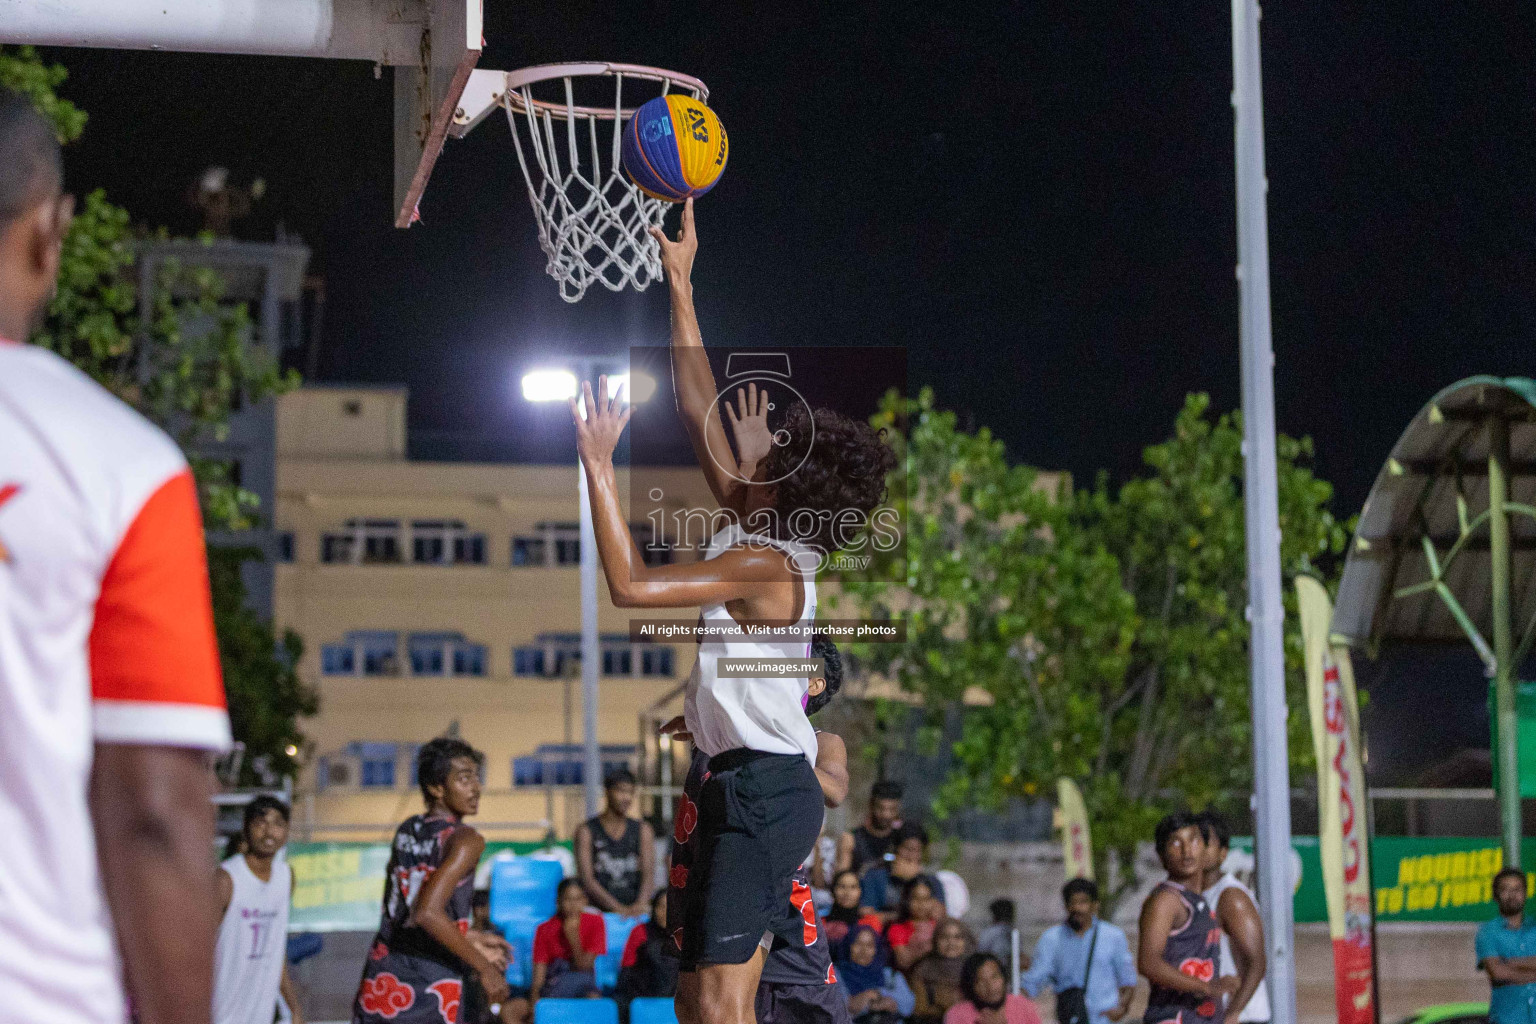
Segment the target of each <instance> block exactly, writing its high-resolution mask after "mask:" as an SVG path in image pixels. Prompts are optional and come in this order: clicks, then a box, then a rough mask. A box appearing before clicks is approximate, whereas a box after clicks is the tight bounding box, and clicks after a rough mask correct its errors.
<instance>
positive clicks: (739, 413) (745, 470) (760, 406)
mask: <svg viewBox="0 0 1536 1024" xmlns="http://www.w3.org/2000/svg"><path fill="white" fill-rule="evenodd" d="M720 405H721V406H722V407H723V408H724V409H725V415H726V418H727V419H728V420H730V421H731V433H732V434H734V435H735V436H736V453H737V455H738V456H739V457H740V459H741V469H742V475H744V476H749V475H750V474H751V472H752V471H753V470H755V469H756V468H757V465H758V463H760V462H762V461H763V460H764V459H766V458H767V457H768V453H769V452H771V451H773V431H771V430H769V429H768V389H767V388H763V389H762V390H759V389H758V387H757V385H756V384H751V383H749V384H748V385H747V386H746V387H744V388H737V389H736V405H735V408H732V406H731V402H730V399H726V400H725V401H724V402H721V403H720Z"/></svg>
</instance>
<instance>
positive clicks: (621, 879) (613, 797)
mask: <svg viewBox="0 0 1536 1024" xmlns="http://www.w3.org/2000/svg"><path fill="white" fill-rule="evenodd" d="M603 792H604V795H605V796H606V798H607V802H606V803H605V804H604V806H603V811H602V813H601V814H599V815H597V816H596V817H594V818H591V819H589V820H587V821H584V822H582V823H581V825H579V826H578V827H577V829H576V873H577V876H578V877H579V878H580V879H581V885H582V888H583V889H585V890H586V893H587V899H588V900H590V901H591V903H592V905H593V906H594V907H597V908H598V909H599V910H606V911H610V912H612V913H616V914H623V915H624V916H625V917H643V916H645V913H646V909H647V906H648V904H649V902H650V897H651V891H652V887H653V886H652V875H653V874H654V871H655V863H654V862H655V859H656V857H655V849H656V835H655V833H654V832H653V831H652V829H651V826H650V823H649V822H644V821H637V820H635V819H634V818H631V817H630V816H629V811H630V808H632V807H633V806H634V803H635V777H634V775H633V774H632V773H631V772H630V770H629V769H628V768H619V769H617V770H615V771H613V772H611V773H610V774H609V775H608V777H607V778H606V779H604V780H603Z"/></svg>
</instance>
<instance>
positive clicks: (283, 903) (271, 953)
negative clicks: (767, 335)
mask: <svg viewBox="0 0 1536 1024" xmlns="http://www.w3.org/2000/svg"><path fill="white" fill-rule="evenodd" d="M223 868H224V870H225V871H227V872H229V877H230V878H231V879H232V880H233V881H234V883H235V885H234V892H233V893H232V894H231V896H230V898H229V909H228V910H226V911H225V912H224V920H223V922H222V923H220V925H219V941H218V943H217V945H215V946H214V953H213V1024H272V1018H273V1016H274V1015H275V1014H276V1013H277V996H278V986H279V985H280V984H281V983H282V980H283V958H284V957H285V956H287V954H288V898H289V895H290V893H291V892H292V885H293V883H292V878H293V875H292V873H291V871H290V870H289V867H288V862H287V861H286V860H283V859H281V858H276V857H274V858H273V860H272V877H271V879H270V880H268V881H265V882H263V881H262V880H261V879H259V878H257V877H256V876H255V875H254V874H252V873H251V869H250V867H248V866H247V865H246V863H245V855H244V854H236V855H235V856H233V857H231V858H229V859H228V860H226V861H225V862H224V864H223Z"/></svg>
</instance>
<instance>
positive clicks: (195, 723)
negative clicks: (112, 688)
mask: <svg viewBox="0 0 1536 1024" xmlns="http://www.w3.org/2000/svg"><path fill="white" fill-rule="evenodd" d="M91 724H92V731H93V732H94V734H95V737H96V739H97V740H98V741H99V742H101V743H143V744H149V745H152V746H157V747H194V748H197V749H199V750H214V751H220V752H222V751H225V750H228V749H229V743H230V735H229V716H228V715H226V714H225V713H224V710H223V709H222V708H211V707H206V706H198V705H196V704H159V703H154V702H152V701H139V700H97V701H95V702H93V703H92V705H91Z"/></svg>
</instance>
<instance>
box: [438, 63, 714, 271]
mask: <svg viewBox="0 0 1536 1024" xmlns="http://www.w3.org/2000/svg"><path fill="white" fill-rule="evenodd" d="M604 79H607V80H608V82H607V83H602V80H604ZM588 80H594V81H588ZM557 82H558V83H561V84H562V85H563V90H562V89H561V88H560V86H557V85H556V84H555V83H557ZM578 82H582V83H583V88H584V89H592V88H593V85H594V84H596V83H602V84H601V87H602V88H603V91H604V93H605V94H606V95H611V96H612V103H611V104H609V103H606V102H604V101H603V100H601V99H598V98H597V97H596V96H592V97H587V96H584V97H583V99H584V100H586V101H587V102H588V103H592V102H594V101H596V102H599V103H602V105H583V104H580V103H578V102H577V83H578ZM546 83H547V84H546ZM635 83H643V84H641V85H640V87H639V88H635ZM626 84H629V85H630V91H631V93H636V92H643V93H646V94H647V95H643V96H640V97H638V98H637V99H632V100H631V105H629V106H626V105H625V99H626V97H625V86H626ZM657 84H659V85H660V94H663V95H664V94H666V93H668V92H672V91H682V92H686V93H688V94H690V95H692V96H693V97H695V98H696V99H698V100H700V101H701V102H702V101H704V100H707V99H708V98H709V88H708V87H707V86H706V85H705V84H704V83H703V82H701V81H699V80H698V79H697V78H694V77H692V76H690V75H684V74H680V73H678V72H676V71H664V70H662V69H661V68H651V67H644V66H642V65H638V64H609V63H605V62H594V63H585V64H543V65H539V66H538V67H531V68H524V69H523V70H521V71H511V72H507V73H505V74H503V73H501V72H491V71H476V72H474V74H473V76H472V77H471V80H470V84H469V86H468V87H467V88H466V89H465V91H464V97H463V101H462V105H461V107H460V108H459V111H458V113H457V114H456V116H455V118H454V121H455V124H454V129H453V134H454V135H457V136H462V135H464V134H465V133H467V132H468V131H469V130H470V129H471V128H473V127H474V126H475V125H476V124H477V123H479V121H480V120H481V119H483V118H484V117H485V115H486V113H487V112H488V111H489V109H490V108H491V107H492V106H500V107H501V108H502V109H503V110H505V111H506V113H507V125H508V127H509V128H511V130H512V141H513V144H514V145H515V146H516V147H517V162H518V166H520V167H521V168H522V169H523V180H524V182H526V183H527V186H528V199H529V201H530V202H531V203H532V204H533V213H534V217H535V218H536V219H537V220H538V225H539V246H540V248H542V249H543V250H544V255H545V256H547V257H548V263H547V264H546V266H545V269H546V270H547V271H548V272H549V276H550V277H553V278H554V279H555V280H556V281H557V282H559V284H560V297H561V298H562V299H564V300H565V301H566V302H577V301H579V300H580V299H581V297H582V296H583V295H585V294H586V292H587V289H588V288H590V287H591V286H592V285H593V284H600V285H602V286H603V287H604V288H607V289H608V290H609V291H612V292H618V291H623V290H624V289H625V288H629V287H633V288H634V289H635V290H636V291H644V290H645V289H646V288H647V287H649V286H650V284H651V283H652V282H654V281H657V280H660V278H661V253H660V250H659V249H658V247H657V245H656V240H655V239H654V238H652V237H651V236H650V234H649V231H650V228H652V227H653V226H654V227H660V226H661V220H662V217H663V216H664V215H665V214H666V209H667V206H668V205H669V204H667V203H664V202H662V201H661V200H658V199H652V198H650V197H649V196H647V195H645V194H644V193H643V192H641V191H640V190H639V189H638V188H636V187H635V186H634V185H633V184H631V183H630V181H629V179H628V178H627V177H626V176H625V174H624V170H623V166H622V164H621V162H620V158H619V146H620V143H621V140H622V138H623V135H624V123H625V121H626V120H627V119H628V118H629V116H630V115H631V114H632V113H634V109H635V107H637V106H639V104H640V102H643V101H644V100H647V99H650V98H651V94H654V92H655V90H654V86H655V85H657ZM539 85H545V90H544V92H545V95H544V96H543V97H542V98H541V97H539V96H535V95H534V87H535V86H539ZM608 88H611V90H612V91H611V94H610V93H607V90H608ZM551 94H553V95H551Z"/></svg>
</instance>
